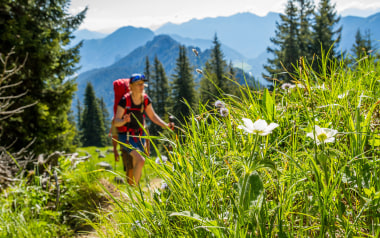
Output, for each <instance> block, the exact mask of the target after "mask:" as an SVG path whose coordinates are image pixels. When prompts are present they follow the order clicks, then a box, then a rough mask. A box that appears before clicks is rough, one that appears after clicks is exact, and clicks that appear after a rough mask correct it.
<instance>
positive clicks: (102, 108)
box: [98, 97, 111, 134]
mask: <svg viewBox="0 0 380 238" xmlns="http://www.w3.org/2000/svg"><path fill="white" fill-rule="evenodd" d="M98 103H99V106H100V111H101V112H102V118H103V125H104V132H105V133H106V134H107V133H109V131H110V128H111V120H110V119H111V118H110V114H109V112H108V110H107V106H106V103H105V102H104V99H103V97H101V98H100V99H99V98H98Z"/></svg>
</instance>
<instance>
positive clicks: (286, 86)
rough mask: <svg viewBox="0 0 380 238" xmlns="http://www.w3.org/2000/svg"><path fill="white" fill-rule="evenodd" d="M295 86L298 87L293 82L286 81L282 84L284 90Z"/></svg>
mask: <svg viewBox="0 0 380 238" xmlns="http://www.w3.org/2000/svg"><path fill="white" fill-rule="evenodd" d="M295 87H296V85H294V84H291V83H284V84H282V85H281V89H283V90H289V89H292V88H295Z"/></svg>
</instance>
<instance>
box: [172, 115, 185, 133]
mask: <svg viewBox="0 0 380 238" xmlns="http://www.w3.org/2000/svg"><path fill="white" fill-rule="evenodd" d="M174 121H175V117H174V116H169V122H172V123H173V124H174V125H173V128H177V129H178V130H180V131H182V132H183V133H186V132H185V131H184V130H183V129H182V128H180V127H178V126H176V125H175V123H174Z"/></svg>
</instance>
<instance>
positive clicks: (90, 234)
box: [75, 178, 162, 238]
mask: <svg viewBox="0 0 380 238" xmlns="http://www.w3.org/2000/svg"><path fill="white" fill-rule="evenodd" d="M99 182H100V183H101V184H102V185H103V187H104V188H105V189H107V191H108V192H109V193H110V194H111V195H112V196H113V197H114V198H116V199H120V198H121V196H123V193H122V192H121V191H120V190H119V189H118V188H117V186H115V185H114V184H113V183H111V182H110V181H109V180H107V179H104V178H102V179H100V180H99ZM161 182H162V179H160V178H154V179H152V180H150V181H149V186H146V187H144V188H143V191H144V192H148V191H153V190H155V189H160V188H161ZM107 198H108V201H106V202H105V203H104V204H101V207H102V210H103V211H104V212H109V211H111V210H112V209H113V199H112V198H111V197H110V196H109V195H108V194H107ZM125 198H126V197H125ZM126 199H128V198H126ZM88 228H89V230H86V231H81V233H79V234H77V235H76V236H75V237H77V238H98V237H99V236H98V235H97V232H96V231H94V229H92V227H88Z"/></svg>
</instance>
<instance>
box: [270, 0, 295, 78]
mask: <svg viewBox="0 0 380 238" xmlns="http://www.w3.org/2000/svg"><path fill="white" fill-rule="evenodd" d="M280 18H281V23H278V22H276V31H275V37H273V38H271V39H270V41H271V42H272V43H273V44H274V45H275V46H276V47H273V48H272V47H268V48H267V51H268V52H269V53H272V54H274V58H273V59H268V63H269V65H265V66H264V68H265V69H266V70H267V72H268V73H269V75H266V74H264V75H263V76H264V78H266V79H267V80H269V81H272V79H273V78H276V79H279V80H282V81H284V82H289V81H290V80H291V75H290V74H291V73H293V72H294V66H295V65H296V64H297V61H298V59H299V56H300V51H299V45H298V37H297V35H298V30H299V18H298V10H297V7H296V3H295V0H289V1H288V3H287V6H286V10H285V14H280ZM289 73H290V74H289Z"/></svg>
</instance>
